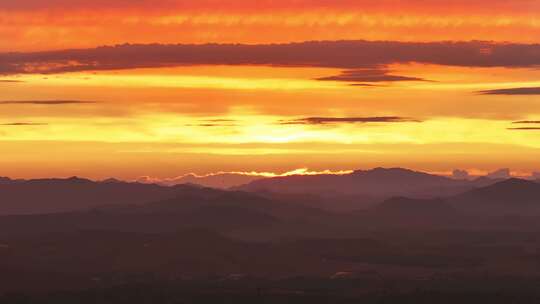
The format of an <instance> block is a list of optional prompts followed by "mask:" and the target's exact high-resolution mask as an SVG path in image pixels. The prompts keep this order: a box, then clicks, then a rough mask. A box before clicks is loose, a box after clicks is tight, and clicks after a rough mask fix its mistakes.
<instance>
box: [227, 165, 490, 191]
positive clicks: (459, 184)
mask: <svg viewBox="0 0 540 304" xmlns="http://www.w3.org/2000/svg"><path fill="white" fill-rule="evenodd" d="M490 182H495V181H493V180H491V179H485V178H484V179H479V180H477V181H468V180H455V179H451V178H448V177H444V176H438V175H433V174H427V173H423V172H417V171H412V170H408V169H402V168H390V169H385V168H376V169H372V170H367V171H362V170H358V171H355V172H353V173H351V174H345V175H313V176H305V175H296V176H286V177H275V178H268V179H262V180H257V181H254V182H251V183H249V184H247V185H244V186H241V187H237V188H236V189H239V190H244V191H251V192H276V193H312V194H321V195H330V196H331V195H362V196H368V197H376V198H390V197H394V196H407V197H424V198H429V197H442V196H449V195H455V194H458V193H461V192H464V191H466V190H470V189H472V188H474V187H476V186H478V185H485V184H489V183H490Z"/></svg>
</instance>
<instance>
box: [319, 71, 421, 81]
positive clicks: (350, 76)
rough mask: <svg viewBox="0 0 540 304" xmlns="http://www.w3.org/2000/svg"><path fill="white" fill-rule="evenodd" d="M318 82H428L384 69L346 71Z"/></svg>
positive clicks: (322, 78)
mask: <svg viewBox="0 0 540 304" xmlns="http://www.w3.org/2000/svg"><path fill="white" fill-rule="evenodd" d="M316 80H320V81H345V82H394V81H428V80H426V79H422V78H417V77H408V76H399V75H392V74H390V72H389V71H388V70H386V69H384V68H383V69H374V68H370V69H358V70H346V71H343V72H341V74H340V75H336V76H329V77H321V78H317V79H316Z"/></svg>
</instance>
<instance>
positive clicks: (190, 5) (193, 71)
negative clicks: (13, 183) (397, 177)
mask: <svg viewBox="0 0 540 304" xmlns="http://www.w3.org/2000/svg"><path fill="white" fill-rule="evenodd" d="M539 43H540V1H539V0H514V1H507V0H489V1H488V0H477V1H470V0H468V1H465V0H456V1H451V0H449V1H439V0H408V1H399V0H354V1H353V0H332V1H331V0H310V1H308V0H289V1H285V0H276V1H270V0H258V1H253V0H250V1H247V0H232V1H218V0H197V1H193V0H189V1H187V0H186V1H184V0H163V1H150V0H116V1H106V0H94V1H83V0H47V1H45V0H16V1H15V0H13V1H0V151H1V155H2V158H1V159H0V176H2V175H4V176H11V177H21V178H31V177H48V176H58V177H64V176H72V175H78V176H84V177H89V178H94V179H101V178H107V177H116V178H122V179H137V178H138V177H140V176H151V177H156V178H167V177H174V176H179V175H183V174H187V173H197V174H208V173H212V172H218V171H223V172H229V171H234V172H252V171H256V172H270V173H272V172H274V173H283V172H288V171H291V170H295V169H298V168H309V170H312V171H324V170H330V171H335V172H338V171H343V170H354V169H361V168H362V169H365V168H371V167H377V166H384V167H396V166H399V167H407V168H412V169H417V170H423V171H429V172H439V173H445V172H451V171H452V170H453V169H456V168H460V169H467V170H470V171H471V172H473V173H478V174H480V173H483V172H488V171H492V170H495V169H497V168H501V167H508V168H512V170H513V172H515V174H529V173H531V172H533V171H540V68H539V67H540V44H539ZM327 172H328V171H327Z"/></svg>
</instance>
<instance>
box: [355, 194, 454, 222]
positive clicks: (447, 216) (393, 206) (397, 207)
mask: <svg viewBox="0 0 540 304" xmlns="http://www.w3.org/2000/svg"><path fill="white" fill-rule="evenodd" d="M361 214H362V213H361ZM459 216H460V214H459V212H458V211H457V210H456V209H455V208H454V207H452V206H451V205H450V204H449V203H447V202H446V201H444V200H442V199H412V198H407V197H394V198H390V199H388V200H385V201H383V202H381V203H379V204H377V205H375V206H373V207H371V208H369V209H368V210H367V211H365V212H363V217H364V218H366V221H372V222H375V223H377V224H382V225H390V226H394V225H405V226H407V227H416V226H426V227H427V226H430V227H438V226H439V225H448V224H451V223H452V222H453V221H454V220H456V219H458V217H459Z"/></svg>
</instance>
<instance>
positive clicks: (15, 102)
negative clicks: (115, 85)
mask: <svg viewBox="0 0 540 304" xmlns="http://www.w3.org/2000/svg"><path fill="white" fill-rule="evenodd" d="M93 103H97V101H83V100H7V101H0V105H49V106H56V105H71V104H93Z"/></svg>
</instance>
